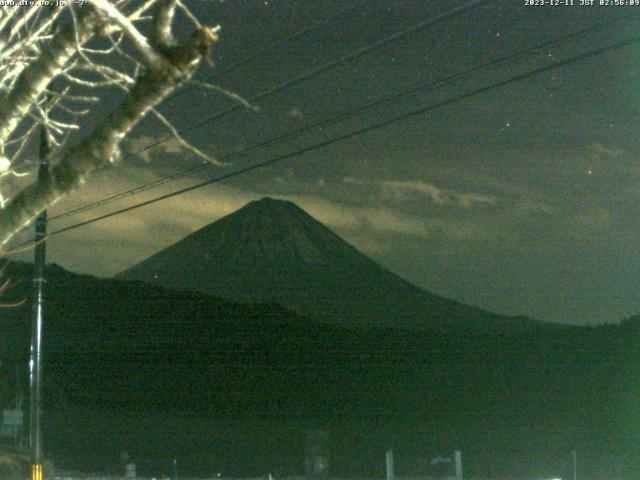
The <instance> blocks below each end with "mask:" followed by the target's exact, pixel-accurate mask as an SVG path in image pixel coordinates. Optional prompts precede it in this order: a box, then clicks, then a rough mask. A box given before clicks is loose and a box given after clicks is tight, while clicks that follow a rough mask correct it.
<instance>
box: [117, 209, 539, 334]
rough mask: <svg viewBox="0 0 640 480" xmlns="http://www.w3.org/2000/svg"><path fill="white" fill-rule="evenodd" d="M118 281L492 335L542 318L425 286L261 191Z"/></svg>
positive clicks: (356, 319) (316, 313)
mask: <svg viewBox="0 0 640 480" xmlns="http://www.w3.org/2000/svg"><path fill="white" fill-rule="evenodd" d="M116 278H119V279H128V280H140V281H143V282H147V283H151V284H156V285H161V286H164V287H168V288H177V289H181V290H196V291H200V292H204V293H209V294H214V295H217V296H221V297H224V298H227V299H232V300H234V301H241V302H264V301H269V302H276V303H279V304H281V305H283V306H285V307H286V308H288V309H291V310H293V311H295V312H297V313H299V314H301V315H305V316H310V317H313V318H314V319H317V320H321V321H323V322H329V323H337V324H341V325H347V326H360V327H378V326H385V327H396V328H403V329H411V330H416V329H432V328H455V329H457V330H479V331H485V332H487V333H488V332H490V331H494V330H496V329H499V330H501V329H511V328H530V327H532V326H534V325H536V324H537V322H534V321H531V320H528V319H524V318H522V317H515V318H512V317H506V316H502V315H496V314H493V313H490V312H487V311H485V310H482V309H479V308H474V307H470V306H467V305H464V304H462V303H459V302H455V301H452V300H448V299H445V298H443V297H440V296H438V295H434V294H432V293H429V292H427V291H424V290H422V289H420V288H418V287H416V286H414V285H412V284H410V283H409V282H407V281H405V280H403V279H402V278H400V277H398V276H397V275H395V274H393V273H391V272H390V271H388V270H386V269H385V268H383V267H382V266H380V265H379V264H377V263H376V262H374V261H373V260H371V259H370V258H368V257H367V256H365V255H363V254H362V253H360V252H359V251H358V250H356V249H355V248H354V247H353V246H351V245H349V244H348V243H347V242H345V241H344V240H342V239H341V238H340V237H339V236H338V235H336V234H335V233H333V232H332V231H331V230H329V229H328V228H327V227H325V226H324V225H322V224H321V223H320V222H318V221H317V220H315V219H314V218H313V217H311V216H310V215H308V214H307V213H306V212H305V211H304V210H302V209H301V208H299V207H298V206H296V205H295V204H293V203H291V202H287V201H282V200H274V199H271V198H268V197H267V198H263V199H262V200H260V201H255V202H251V203H249V204H247V205H246V206H245V207H243V208H241V209H240V210H238V211H236V212H234V213H232V214H231V215H228V216H227V217H224V218H222V219H220V220H218V221H217V222H214V223H212V224H210V225H208V226H206V227H204V228H202V229H201V230H199V231H197V232H195V233H193V234H191V235H189V236H187V237H186V238H184V239H183V240H181V241H179V242H177V243H176V244H174V245H172V246H170V247H168V248H166V249H164V250H162V251H160V252H158V253H156V254H155V255H153V256H151V257H149V258H148V259H146V260H144V261H142V262H140V263H138V264H137V265H135V266H133V267H131V268H129V269H127V270H126V271H124V272H122V273H120V274H119V275H117V277H116Z"/></svg>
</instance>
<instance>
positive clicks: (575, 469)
mask: <svg viewBox="0 0 640 480" xmlns="http://www.w3.org/2000/svg"><path fill="white" fill-rule="evenodd" d="M571 455H572V456H573V480H576V471H577V470H578V452H577V451H576V450H574V451H573V452H572V453H571Z"/></svg>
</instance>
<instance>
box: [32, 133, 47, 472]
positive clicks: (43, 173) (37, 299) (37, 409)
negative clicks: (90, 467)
mask: <svg viewBox="0 0 640 480" xmlns="http://www.w3.org/2000/svg"><path fill="white" fill-rule="evenodd" d="M48 154H49V142H48V140H47V132H46V130H45V127H41V130H40V152H39V156H40V167H39V169H38V182H45V181H47V178H48V176H49V163H48V159H47V156H48ZM35 230H36V232H35V256H34V262H33V306H32V310H31V352H30V360H29V388H30V393H31V398H30V410H29V444H30V446H31V479H32V480H42V430H41V425H40V419H41V408H42V390H41V384H42V323H43V320H44V309H43V303H44V282H45V279H44V264H45V256H46V245H45V238H46V236H47V211H46V210H43V211H42V212H41V213H40V214H39V215H38V216H37V217H36V224H35Z"/></svg>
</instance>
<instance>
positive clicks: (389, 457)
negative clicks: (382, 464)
mask: <svg viewBox="0 0 640 480" xmlns="http://www.w3.org/2000/svg"><path fill="white" fill-rule="evenodd" d="M385 458H386V464H387V480H395V478H396V474H395V471H394V468H393V450H392V449H391V448H390V449H389V450H387V453H386V457H385Z"/></svg>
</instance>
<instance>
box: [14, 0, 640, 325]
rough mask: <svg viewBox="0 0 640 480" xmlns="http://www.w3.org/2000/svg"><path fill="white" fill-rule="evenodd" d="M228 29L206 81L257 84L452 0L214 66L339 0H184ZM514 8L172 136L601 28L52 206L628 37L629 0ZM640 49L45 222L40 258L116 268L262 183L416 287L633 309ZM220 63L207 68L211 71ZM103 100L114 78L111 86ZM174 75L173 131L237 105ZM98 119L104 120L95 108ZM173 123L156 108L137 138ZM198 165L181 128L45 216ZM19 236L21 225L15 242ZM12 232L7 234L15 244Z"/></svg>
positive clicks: (250, 130)
mask: <svg viewBox="0 0 640 480" xmlns="http://www.w3.org/2000/svg"><path fill="white" fill-rule="evenodd" d="M189 3H190V4H191V5H192V6H193V8H194V11H195V12H196V14H197V16H198V17H199V18H201V19H202V20H204V21H206V22H207V23H210V24H215V23H220V24H221V26H222V32H221V41H220V42H219V43H218V44H217V46H216V47H215V51H214V55H213V60H214V62H215V66H214V67H205V68H203V69H202V70H201V72H200V73H199V75H198V78H199V79H202V80H205V79H209V78H211V81H212V82H214V83H216V84H217V85H219V86H221V87H223V88H225V89H228V90H231V91H233V92H235V93H237V94H239V95H242V96H243V97H245V98H252V97H254V96H255V95H257V94H259V93H260V92H262V91H264V90H267V89H269V88H271V87H273V86H275V85H277V84H280V83H282V82H284V81H286V80H288V79H291V78H294V77H295V76H297V75H301V74H303V73H304V72H306V71H309V70H311V69H313V68H316V67H318V66H320V65H322V64H324V63H327V62H330V61H333V60H335V59H336V58H339V57H340V56H343V55H345V54H347V53H349V52H351V51H353V50H355V49H358V48H360V47H362V46H364V45H367V44H370V43H372V42H376V41H378V40H380V39H382V38H384V37H386V36H388V35H391V34H393V33H395V32H397V31H400V30H402V29H405V28H407V27H409V26H411V25H414V24H417V23H419V22H421V21H424V20H426V19H429V18H432V17H435V16H436V15H439V14H442V13H444V12H446V11H448V10H450V9H452V8H454V7H456V6H460V5H463V4H465V3H466V2H459V1H445V0H439V1H408V0H407V1H390V0H371V1H367V2H363V3H362V4H361V5H360V6H358V8H356V9H355V10H353V11H351V12H349V13H348V14H345V15H343V16H341V17H339V18H336V19H334V20H332V21H331V22H329V23H324V24H321V25H320V26H319V27H318V28H317V29H315V30H313V31H311V32H308V33H307V34H305V35H303V36H301V37H300V38H297V39H295V40H293V41H290V42H288V43H286V44H284V45H280V46H278V47H276V48H273V49H271V50H269V51H267V52H264V53H262V54H260V55H258V56H256V57H255V58H254V59H252V60H251V61H250V62H248V63H247V64H245V65H242V66H240V67H238V68H235V69H233V70H232V71H230V72H225V69H227V68H228V67H229V66H231V65H233V64H234V63H235V62H237V61H238V60H242V59H243V58H245V57H247V56H249V55H253V54H254V53H255V52H256V51H259V50H260V49H262V48H265V47H266V46H268V45H270V44H272V43H273V42H275V41H277V40H278V39H282V38H286V37H288V36H290V35H291V34H293V33H294V32H296V31H298V30H299V29H301V28H303V27H306V26H308V25H309V24H312V23H315V22H318V21H319V20H320V19H322V18H324V17H327V16H329V15H332V14H333V13H335V12H337V11H339V10H341V9H344V8H345V7H346V6H347V5H349V4H354V3H355V2H354V0H351V2H349V3H347V2H344V1H342V0H340V1H337V0H314V1H312V2H309V1H307V0H286V1H285V0H269V1H254V0H242V1H231V0H227V1H202V2H198V1H192V2H189ZM575 4H576V5H574V6H556V7H553V6H525V2H524V0H518V1H516V0H507V1H488V2H485V4H483V5H481V6H480V7H478V8H475V9H472V10H469V11H468V12H466V13H464V14H461V15H459V16H456V17H455V18H451V19H449V20H447V21H444V22H442V23H439V24H438V25H436V26H434V27H432V28H428V29H426V30H423V31H420V32H417V33H414V34H411V35H408V36H406V37H404V38H402V39H400V40H398V41H396V42H393V43H390V44H388V45H386V46H384V47H382V48H379V49H376V50H374V51H372V52H370V53H368V54H366V55H362V56H360V57H358V58H357V59H354V60H350V61H347V62H345V63H343V64H341V65H339V66H337V67H335V68H332V69H330V70H329V71H327V72H325V73H324V74H322V75H319V76H317V77H315V78H313V79H310V80H308V81H305V82H301V83H300V84H298V85H296V86H295V87H292V88H288V89H286V90H284V91H283V92H281V93H279V94H277V95H274V96H271V97H269V98H267V99H264V100H261V101H258V102H256V105H257V106H258V107H259V108H260V111H259V112H257V113H256V112H254V111H251V110H249V109H244V108H243V109H239V110H238V111H236V112H235V113H233V114H231V115H227V116H225V117H223V118H220V119H218V120H215V121H214V122H212V123H210V124H207V125H205V126H203V127H201V128H198V129H195V130H193V131H190V132H188V133H186V134H185V137H186V138H187V139H189V140H190V141H191V142H193V144H194V145H196V146H198V147H199V148H200V149H202V150H204V151H206V152H209V153H210V154H212V155H213V156H215V157H218V158H220V157H222V156H224V155H227V154H229V153H230V152H233V151H237V150H240V149H242V148H245V147H247V146H250V145H252V144H254V143H257V142H260V141H263V140H265V139H269V138H271V137H273V136H277V135H280V134H282V133H285V132H289V131H292V130H295V129H298V128H301V127H303V126H304V125H306V124H308V123H310V122H315V121H318V120H321V119H323V118H327V117H330V116H331V115H335V114H337V113H340V112H345V111H349V110H352V109H354V108H357V107H359V106H361V105H365V104H367V103H370V102H373V101H375V100H376V99H378V98H381V97H383V96H386V95H390V94H393V93H395V92H399V91H401V90H403V89H406V88H408V87H410V86H412V85H413V84H414V83H416V82H418V81H423V80H428V79H434V80H435V79H439V78H443V77H448V76H451V75H453V74H456V73H461V72H464V71H465V70H467V69H470V68H472V67H474V66H476V65H479V64H482V63H485V62H488V61H490V60H491V59H495V58H498V57H501V56H503V55H507V54H508V53H509V52H512V51H516V50H519V49H524V48H528V47H531V46H533V45H535V44H538V43H540V42H543V41H545V40H550V39H554V38H556V37H558V36H560V35H564V34H567V33H569V32H572V31H577V30H580V29H584V28H587V27H589V26H593V25H596V24H600V23H603V22H613V21H614V20H616V19H622V18H624V19H625V21H619V22H617V23H612V28H609V29H605V30H601V31H592V32H590V33H588V34H586V35H584V36H580V37H577V38H575V39H572V40H566V41H564V42H561V43H556V44H553V45H552V46H549V47H547V48H544V49H540V50H539V51H537V52H535V53H529V54H528V55H526V56H524V57H521V58H519V59H517V60H515V61H512V62H509V63H506V64H504V65H502V66H500V67H493V68H490V69H488V70H484V71H482V72H478V73H476V74H475V75H471V76H462V77H460V78H458V79H457V80H455V81H448V82H447V84H446V85H444V86H443V87H442V88H439V89H435V90H434V89H432V90H429V91H425V92H423V93H419V94H417V95H414V96H411V97H408V98H404V99H402V100H399V101H394V102H391V103H389V104H385V105H384V106H382V107H380V108H377V109H375V110H373V111H371V112H369V113H367V114H366V115H362V116H360V117H357V118H354V119H351V120H349V121H346V122H342V123H340V124H338V125H335V126H331V127H328V128H322V129H314V130H313V131H311V132H309V133H307V134H306V135H303V136H301V137H299V138H296V139H293V140H290V141H288V142H285V143H283V144H281V145H278V146H272V147H269V148H264V149H260V150H259V151H257V152H252V153H251V154H250V155H245V156H239V157H236V158H232V159H230V160H229V161H228V162H227V163H226V164H225V165H224V166H223V167H218V166H211V167H208V168H207V169H205V170H203V171H201V172H199V173H195V174H193V175H190V176H189V177H187V178H183V179H181V180H179V181H177V182H173V183H169V184H166V185H163V186H162V187H160V188H156V189H153V190H150V191H148V192H145V193H144V194H141V195H138V196H135V197H128V198H126V199H122V200H119V201H117V202H114V203H111V204H109V205H106V206H104V207H101V208H99V209H95V210H91V211H88V212H85V213H82V214H80V215H77V216H74V217H70V218H65V219H60V220H58V221H53V222H51V226H50V228H51V229H53V230H55V229H58V228H61V227H63V226H65V225H71V224H73V223H76V222H78V221H81V220H83V219H88V218H91V217H94V216H97V215H99V214H103V213H106V212H109V211H112V210H115V209H117V208H121V207H124V206H126V205H130V204H132V203H135V202H137V201H142V200H144V199H147V198H152V197H154V196H157V195H160V194H162V193H166V192H169V191H172V190H175V189H177V188H180V187H184V186H187V185H189V184H192V183H195V182H197V181H201V180H203V179H205V178H209V177H210V176H212V175H220V174H224V173H227V172H231V171H234V170H235V169H238V168H242V167H245V166H249V165H252V164H254V163H257V162H260V161H264V160H267V159H269V158H272V157H275V156H277V155H280V154H283V153H286V152H290V151H295V150H297V149H300V148H303V147H305V146H306V145H310V144H313V143H317V142H320V141H323V140H327V139H330V138H333V137H336V136H339V135H341V134H344V133H346V132H349V131H351V130H357V129H359V128H362V127H364V126H366V125H370V124H373V123H375V122H378V121H381V120H383V119H386V118H390V117H394V116H397V115H400V114H402V113H403V112H407V111H409V110H411V109H413V108H416V107H419V106H423V105H425V106H426V105H430V104H435V103H437V102H440V101H443V100H445V99H448V98H454V97H456V96H458V95H460V94H463V93H465V92H468V91H471V90H474V89H476V88H478V87H482V86H484V85H489V84H491V83H494V82H497V81H500V80H505V79H508V78H510V77H513V76H516V75H518V74H522V73H524V72H527V71H530V70H533V69H535V68H538V67H541V66H543V65H546V64H549V63H552V62H556V61H560V60H562V59H565V58H569V57H571V56H574V55H576V54H578V53H581V52H586V51H589V50H595V49H598V48H601V47H603V46H606V45H608V44H612V43H614V42H616V41H619V40H621V39H625V38H631V37H633V36H634V35H637V30H638V26H640V22H634V21H633V18H632V17H633V15H636V16H638V15H639V14H640V6H638V7H631V6H625V7H620V6H616V7H614V6H609V7H605V6H593V7H585V6H579V5H578V4H579V0H575ZM639 57H640V45H638V44H635V45H632V46H630V47H626V48H622V49H619V50H614V51H610V52H607V53H605V54H602V55H599V56H597V57H594V58H589V59H586V60H584V61H580V62H577V63H574V64H570V65H567V66H564V67H561V68H557V69H554V70H552V71H549V72H546V73H544V74H542V75H539V76H536V77H533V78H530V79H527V80H523V81H520V82H514V83H511V84H509V85H506V86H505V87H502V88H499V89H496V90H493V91H491V92H487V93H483V94H480V95H475V96H473V97H471V98H468V99H465V100H462V101H459V102H457V103H455V104H452V105H449V106H446V107H444V108H438V109H436V110H433V111H431V112H429V113H427V114H424V115H420V116H416V117H414V118H412V119H410V120H407V121H403V122H397V123H395V124H393V125H390V126H388V127H385V128H382V129H378V130H376V131H373V132H370V133H367V134H364V135H360V136H357V137H354V138H353V139H350V140H347V141H343V142H338V143H335V144H333V145H331V146H329V147H327V148H322V149H318V150H315V151H313V152H310V153H307V154H304V155H301V156H297V157H295V158H291V159H289V160H286V161H284V162H281V163H279V164H275V165H273V166H270V167H269V168H266V169H262V170H257V171H254V172H252V173H249V174H246V175H242V176H239V177H236V178H233V179H231V180H228V181H225V182H222V183H218V184H215V185H211V186H208V187H205V188H202V189H199V190H197V191H194V192H191V193H188V194H185V195H180V196H178V197H174V198H172V199H170V200H165V201H162V202H160V203H156V204H154V205H153V206H149V207H144V208H141V209H138V210H135V211H133V212H130V213H127V214H123V215H119V216H116V217H114V218H112V219H109V220H106V221H103V222H98V223H95V224H93V225H90V226H86V227H83V228H80V229H77V230H74V231H71V232H68V233H64V234H61V235H57V236H55V237H53V238H52V239H51V240H50V241H49V244H48V258H49V261H52V262H58V263H60V264H62V265H63V266H65V267H67V268H69V269H71V270H74V271H77V272H83V273H90V274H94V275H98V276H110V275H113V274H115V273H117V272H119V271H121V270H123V269H124V268H126V267H128V266H130V265H132V264H134V263H136V262H138V261H140V260H142V259H144V258H146V257H147V256H149V255H150V254H152V253H154V252H156V251H158V250H160V249H162V248H164V247H166V246H168V245H170V244H172V243H173V242H175V241H177V240H179V239H181V238H183V237H184V236H186V235H187V234H189V233H191V232H193V231H194V230H196V229H198V228H201V227H203V226H204V225H206V224H208V223H210V222H212V221H215V220H217V219H218V218H220V217H221V216H223V215H226V214H229V213H231V212H232V211H233V210H235V209H237V208H239V207H241V206H242V205H244V204H245V203H246V202H248V201H250V200H254V199H258V198H260V197H262V196H265V195H270V196H275V197H278V198H285V199H289V200H292V201H294V202H296V203H297V204H298V205H300V206H301V207H303V208H304V209H305V210H307V211H308V212H309V213H310V214H311V215H313V216H314V217H316V218H317V219H318V220H320V221H322V222H323V223H325V224H326V225H327V226H329V227H330V228H332V229H333V230H334V231H335V232H337V233H338V234H339V235H341V236H342V237H343V238H345V239H346V240H347V241H349V242H351V243H352V244H353V245H355V246H356V247H357V248H359V249H360V250H361V251H363V252H364V253H366V254H367V255H369V256H371V257H372V258H373V259H375V260H377V261H378V262H380V263H381V264H382V265H384V266H385V267H387V268H389V269H390V270H392V271H393V272H395V273H397V274H399V275H401V276H402V277H404V278H406V279H408V280H410V281H411V282H413V283H415V284H416V285H418V286H420V287H423V288H425V289H427V290H429V291H431V292H434V293H438V294H441V295H443V296H446V297H449V298H454V299H457V300H461V301H463V302H466V303H469V304H472V305H477V306H481V307H483V308H486V309H489V310H492V311H496V312H500V313H507V314H513V315H515V314H524V315H528V316H531V317H535V318H539V319H543V320H549V321H556V322H564V323H578V324H593V323H601V322H615V321H619V320H621V319H622V318H624V317H627V316H629V315H632V314H637V313H640V299H639V298H638V296H637V290H638V286H639V283H640V282H639V280H638V275H637V272H638V271H640V258H639V257H638V254H637V252H638V251H640V236H638V234H637V233H638V230H639V226H640V225H639V218H638V210H639V207H638V205H639V200H640V184H639V183H638V181H639V180H640V165H639V164H638V162H637V154H636V152H635V149H636V145H637V144H638V132H637V128H638V113H639V111H640V109H639V108H638V106H639V105H640V103H639V102H640V91H639V87H640V85H639V84H640V76H639V70H638V64H637V60H638V58H639ZM216 72H220V73H219V74H217V73H216ZM113 95H114V99H115V95H117V94H116V92H115V91H114V92H113ZM234 105H235V103H234V101H233V100H231V99H229V98H226V97H224V96H221V95H220V94H218V93H216V92H214V91H205V90H203V89H202V88H198V87H185V88H184V89H183V91H181V93H180V94H179V95H177V96H175V97H173V98H170V99H169V100H167V101H166V102H165V104H164V105H163V107H162V108H161V111H162V112H164V113H165V114H166V115H167V116H168V117H170V118H171V119H173V121H174V123H175V125H176V127H177V128H179V129H183V128H188V127H189V126H190V125H192V124H194V123H196V122H199V121H201V120H203V119H205V118H206V117H208V116H211V115H212V114H214V113H216V112H218V111H221V110H224V109H226V108H229V107H231V106H234ZM96 118H99V116H97V117H96ZM165 134H166V132H165V130H163V127H162V126H161V125H160V124H159V123H157V122H156V121H155V120H153V119H148V120H147V121H145V122H144V123H143V124H142V125H141V126H140V127H139V128H138V129H137V130H136V131H135V132H133V134H132V135H131V136H130V138H129V140H128V143H127V151H128V152H135V151H137V150H139V149H140V148H142V147H144V146H145V145H148V144H149V143H151V142H152V141H154V140H156V139H158V138H160V137H161V136H164V135H165ZM199 163H201V160H199V159H197V158H196V157H194V156H193V155H192V154H190V153H188V152H185V151H184V150H182V149H181V148H180V147H179V146H178V145H177V144H176V142H166V143H163V144H161V145H160V146H159V147H157V148H154V149H151V150H148V151H146V152H144V153H143V154H141V155H137V156H135V155H125V158H124V160H123V161H122V162H121V164H120V165H118V166H116V167H114V168H112V169H111V170H108V171H102V172H99V173H96V174H95V175H94V176H93V177H92V178H90V179H89V180H88V181H87V183H86V184H85V185H84V186H83V188H82V189H81V190H80V191H79V192H77V193H76V194H74V195H72V196H69V197H68V198H67V199H65V200H64V201H62V202H60V203H59V204H58V205H56V206H55V207H54V208H53V209H52V210H51V211H50V214H52V215H55V214H56V213H59V212H63V211H65V210H67V209H69V208H71V207H73V206H76V205H79V204H82V203H85V202H87V201H90V200H94V199H97V198H101V197H103V196H106V195H108V194H111V193H113V192H117V191H121V190H123V189H126V188H128V187H131V186H135V185H138V184H140V183H144V182H147V181H152V180H154V179H156V178H159V177H161V176H164V175H168V174H172V173H175V172H178V171H180V170H183V169H185V168H188V167H191V166H194V165H197V164H199ZM24 238H26V237H25V236H22V237H20V238H18V239H17V240H18V241H20V240H22V239H24ZM16 243H17V242H16Z"/></svg>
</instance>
